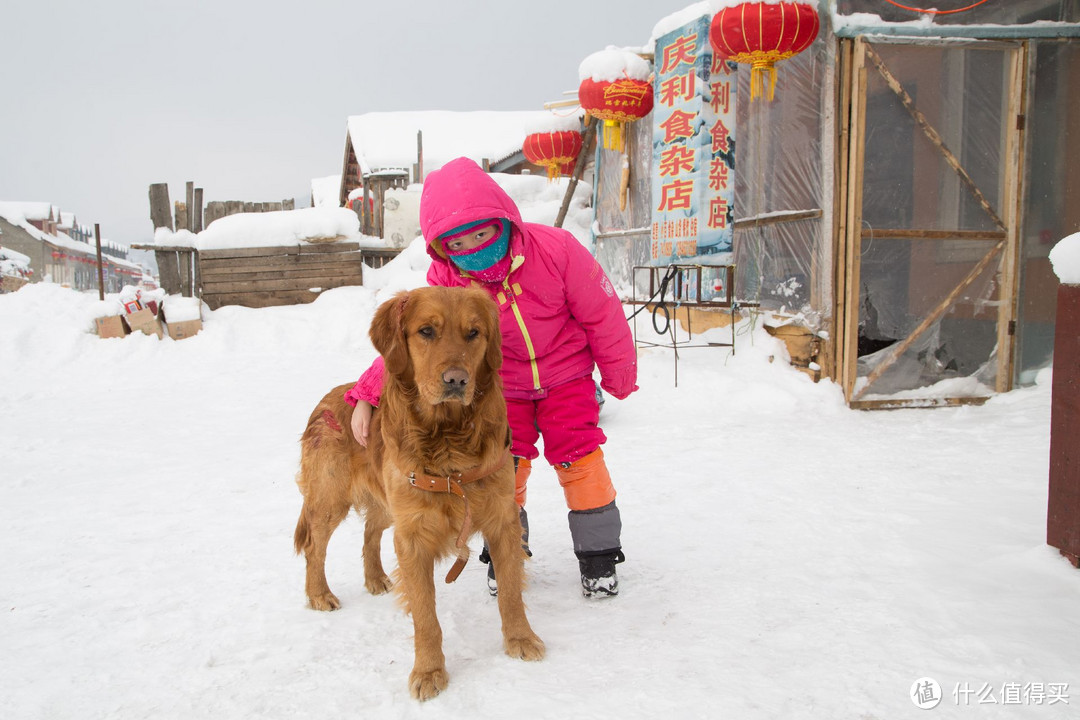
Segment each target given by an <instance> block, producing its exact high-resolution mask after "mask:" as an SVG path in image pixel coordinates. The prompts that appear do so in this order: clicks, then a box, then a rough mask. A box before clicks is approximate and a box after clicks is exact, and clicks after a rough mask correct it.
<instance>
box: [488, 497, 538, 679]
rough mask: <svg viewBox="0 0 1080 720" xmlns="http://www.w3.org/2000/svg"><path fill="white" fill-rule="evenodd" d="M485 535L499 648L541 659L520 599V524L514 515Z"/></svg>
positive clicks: (516, 655) (522, 556) (522, 578)
mask: <svg viewBox="0 0 1080 720" xmlns="http://www.w3.org/2000/svg"><path fill="white" fill-rule="evenodd" d="M516 510H517V508H515V511H516ZM485 535H486V536H487V540H488V552H489V553H491V562H492V565H493V566H494V568H495V578H496V579H497V580H498V582H499V616H500V617H501V618H502V631H503V648H504V649H505V650H506V654H507V655H509V656H510V657H514V658H521V659H522V660H540V659H542V658H543V657H544V652H545V648H544V642H543V641H542V640H541V639H540V638H539V637H537V635H536V633H534V632H533V629H532V627H531V626H530V625H529V620H528V618H527V617H525V601H524V600H523V599H522V597H521V595H522V590H523V588H524V585H525V567H524V566H525V562H524V561H525V552H524V551H523V550H522V549H521V524H520V522H519V520H518V514H517V512H514V514H513V515H512V516H511V519H509V520H508V521H507V522H504V523H501V525H500V527H499V528H498V529H495V530H492V531H489V532H487V533H485Z"/></svg>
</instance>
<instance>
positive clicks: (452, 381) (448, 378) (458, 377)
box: [442, 367, 469, 400]
mask: <svg viewBox="0 0 1080 720" xmlns="http://www.w3.org/2000/svg"><path fill="white" fill-rule="evenodd" d="M468 386H469V373H467V372H466V371H465V370H463V369H462V368H456V367H454V368H450V369H448V370H446V371H445V372H443V374H442V390H443V399H451V398H456V399H458V400H461V399H464V397H465V390H466V389H467V388H468Z"/></svg>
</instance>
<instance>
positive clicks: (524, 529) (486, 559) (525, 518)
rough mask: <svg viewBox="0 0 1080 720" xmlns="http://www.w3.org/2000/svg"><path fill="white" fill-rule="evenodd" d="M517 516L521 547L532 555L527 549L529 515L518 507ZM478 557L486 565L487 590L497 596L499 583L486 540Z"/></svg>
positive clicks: (529, 555) (527, 553)
mask: <svg viewBox="0 0 1080 720" xmlns="http://www.w3.org/2000/svg"><path fill="white" fill-rule="evenodd" d="M518 517H519V518H521V548H522V549H523V550H524V551H525V554H526V555H527V556H528V557H532V550H530V549H529V515H528V513H526V512H525V508H520V509H519V512H518ZM479 559H480V562H482V563H484V564H486V565H487V566H488V571H487V586H488V592H489V593H491V597H497V596H498V594H499V583H498V582H497V581H496V580H495V563H493V562H491V554H490V553H488V546H487V540H485V541H484V549H483V550H481V551H480V556H479Z"/></svg>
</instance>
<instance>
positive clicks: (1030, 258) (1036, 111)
mask: <svg viewBox="0 0 1080 720" xmlns="http://www.w3.org/2000/svg"><path fill="white" fill-rule="evenodd" d="M1078 4H1080V3H1078ZM1033 46H1034V63H1033V64H1034V82H1033V85H1034V90H1033V93H1032V105H1031V109H1030V111H1029V112H1028V114H1027V116H1028V127H1029V129H1030V131H1029V133H1028V138H1029V145H1028V148H1027V153H1026V157H1027V165H1028V168H1027V173H1026V175H1025V193H1024V225H1023V232H1022V235H1021V244H1020V291H1019V303H1018V319H1019V322H1018V323H1017V359H1016V379H1017V381H1018V382H1020V383H1021V384H1024V385H1029V384H1032V383H1034V382H1035V375H1036V374H1037V373H1038V371H1039V370H1040V369H1042V368H1045V367H1049V366H1050V365H1051V359H1052V355H1053V352H1054V326H1055V323H1056V315H1057V286H1058V283H1057V278H1056V277H1055V275H1054V272H1053V269H1052V268H1051V266H1050V261H1049V260H1048V259H1047V257H1048V255H1049V253H1050V249H1051V248H1053V247H1054V244H1055V243H1057V242H1058V241H1059V240H1060V239H1061V238H1064V237H1066V236H1068V235H1071V234H1072V233H1074V232H1078V231H1080V202H1078V201H1077V192H1078V190H1080V164H1078V163H1077V162H1076V158H1077V152H1078V148H1080V102H1078V101H1077V96H1076V91H1075V90H1073V91H1072V92H1070V90H1069V88H1070V87H1071V88H1080V82H1078V81H1080V44H1078V43H1077V42H1070V43H1062V42H1056V41H1039V42H1037V43H1033Z"/></svg>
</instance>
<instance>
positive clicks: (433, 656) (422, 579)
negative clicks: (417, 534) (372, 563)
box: [394, 532, 450, 700]
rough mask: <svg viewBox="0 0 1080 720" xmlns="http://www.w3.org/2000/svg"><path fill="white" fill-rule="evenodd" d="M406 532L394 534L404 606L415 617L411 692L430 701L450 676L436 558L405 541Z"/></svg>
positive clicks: (410, 675)
mask: <svg viewBox="0 0 1080 720" xmlns="http://www.w3.org/2000/svg"><path fill="white" fill-rule="evenodd" d="M404 536H407V533H401V532H395V533H394V550H395V551H396V552H397V558H398V569H399V572H400V578H401V584H402V587H401V592H402V597H403V599H404V600H405V608H406V610H407V611H408V612H409V614H411V615H412V619H413V646H414V649H415V659H414V661H413V669H412V672H411V673H409V692H410V693H412V696H413V697H414V698H416V699H417V700H428V699H429V698H433V697H435V696H436V695H438V694H439V693H440V692H442V691H443V690H445V689H446V686H447V684H448V683H449V681H450V676H449V675H448V674H447V672H446V658H445V657H444V656H443V650H442V628H441V627H440V626H439V618H438V617H437V616H436V615H435V558H434V555H433V554H432V553H431V552H429V551H428V550H427V549H426V548H423V547H420V546H419V543H411V542H409V541H408V540H406V541H402V540H401V537H404Z"/></svg>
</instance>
